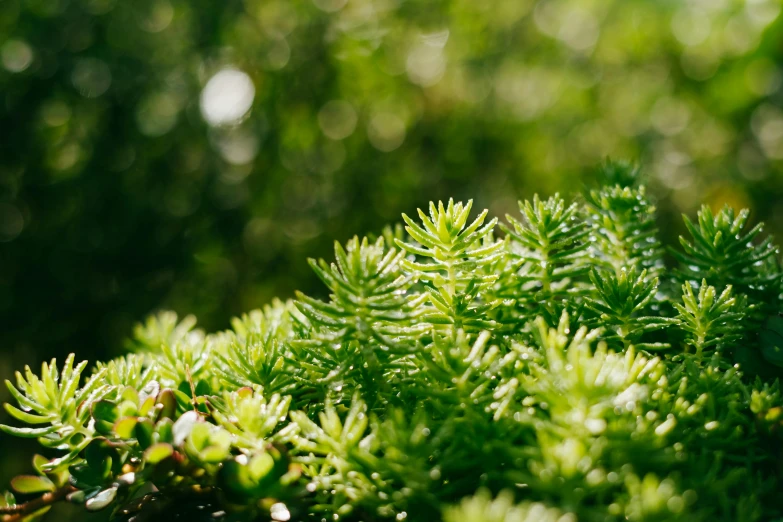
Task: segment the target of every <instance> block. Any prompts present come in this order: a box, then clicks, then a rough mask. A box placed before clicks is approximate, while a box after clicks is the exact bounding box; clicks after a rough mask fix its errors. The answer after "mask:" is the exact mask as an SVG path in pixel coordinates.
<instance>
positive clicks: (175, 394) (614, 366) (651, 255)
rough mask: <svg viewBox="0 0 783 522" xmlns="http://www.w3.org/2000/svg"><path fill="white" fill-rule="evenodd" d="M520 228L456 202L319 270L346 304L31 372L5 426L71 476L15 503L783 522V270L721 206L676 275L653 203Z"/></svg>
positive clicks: (242, 512)
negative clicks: (90, 364) (90, 363)
mask: <svg viewBox="0 0 783 522" xmlns="http://www.w3.org/2000/svg"><path fill="white" fill-rule="evenodd" d="M610 167H611V169H615V170H616V169H618V168H619V167H618V166H617V165H612V166H610ZM520 209H521V216H520V217H511V216H509V218H508V221H509V226H508V227H506V226H505V225H503V226H502V228H503V230H504V231H505V237H504V238H502V239H498V238H497V237H496V236H495V232H496V231H495V230H494V229H495V226H496V220H494V219H488V218H487V213H486V211H485V212H482V213H480V214H479V215H478V217H474V218H472V219H471V218H470V214H471V203H470V202H468V203H467V204H461V203H455V202H453V201H449V202H448V203H447V204H445V203H438V204H431V205H430V208H429V213H425V212H422V211H419V216H418V219H413V218H410V217H408V216H403V218H404V221H405V223H406V224H407V227H406V229H405V230H407V233H405V232H404V231H403V230H402V229H401V228H398V229H396V230H394V231H393V230H391V229H389V230H387V231H386V232H385V233H384V234H383V235H382V236H380V237H378V238H377V239H372V240H371V239H366V238H364V239H359V238H354V239H352V240H350V241H349V242H348V243H347V244H346V245H345V246H343V245H341V244H339V243H338V244H336V245H335V261H334V262H333V263H329V262H326V261H323V260H321V261H311V265H312V267H313V269H314V270H315V271H316V273H317V274H318V276H319V277H320V278H321V279H322V280H323V281H324V283H325V284H326V286H327V287H328V289H329V292H330V293H329V297H328V300H326V301H322V300H318V299H314V298H312V297H308V296H306V295H303V294H300V295H298V296H297V299H296V300H294V301H290V302H285V303H284V302H280V301H276V302H274V303H272V304H271V305H268V306H266V307H265V308H264V309H263V310H258V311H254V312H251V313H249V314H247V315H245V316H243V317H241V318H238V319H236V320H234V322H233V323H232V328H231V329H230V330H228V331H225V332H219V333H215V334H205V333H204V332H202V331H200V330H197V329H195V320H193V319H192V318H185V319H184V320H177V318H176V317H175V316H174V315H173V314H165V313H164V314H160V315H158V316H157V317H154V318H151V319H150V320H148V322H147V323H146V324H145V325H140V326H139V327H138V328H137V330H136V332H135V336H134V339H133V340H132V341H131V342H130V343H129V346H130V347H131V348H132V350H133V351H134V352H135V353H133V354H131V355H128V356H126V357H124V358H121V359H118V360H115V361H111V362H109V363H106V364H98V365H97V366H96V367H95V369H94V370H93V371H92V374H91V375H88V376H84V378H82V377H81V376H82V374H83V373H84V371H85V369H86V363H81V364H78V365H74V358H73V357H70V358H69V359H68V360H67V361H65V363H64V364H63V365H62V367H61V368H60V369H58V365H57V363H56V362H54V361H53V362H52V363H51V364H44V366H43V369H42V372H41V374H40V375H36V374H34V373H33V372H32V371H30V370H29V369H26V371H25V372H24V373H18V374H17V378H16V382H15V383H10V382H9V383H8V387H9V389H10V390H11V393H12V394H13V396H14V398H15V399H16V400H17V402H18V407H16V406H11V405H6V409H7V410H8V412H9V413H10V414H11V415H12V416H13V417H15V418H16V419H18V420H19V421H20V422H21V423H22V424H24V425H27V427H10V426H4V427H3V429H4V430H5V431H7V432H9V433H12V434H14V435H18V436H21V437H35V438H38V440H39V441H40V443H41V444H42V445H43V446H45V447H46V448H49V450H48V451H49V453H51V454H52V455H54V454H56V457H55V458H52V459H51V460H50V459H46V458H43V457H36V459H35V461H34V464H35V468H36V470H37V474H35V475H30V476H23V477H18V478H17V479H15V480H14V482H12V484H11V487H12V488H13V489H15V490H16V492H17V494H21V495H23V496H24V498H25V500H28V501H27V502H24V503H19V504H16V499H15V498H14V496H12V495H11V494H6V496H5V497H4V500H3V501H2V502H3V503H4V504H5V506H4V507H0V513H4V518H3V520H8V521H10V520H21V519H23V518H24V517H27V516H29V515H31V514H33V513H42V512H43V511H45V510H46V509H47V508H48V507H49V506H50V505H51V504H52V503H54V502H55V501H57V500H61V499H68V500H70V501H72V502H77V503H83V504H84V505H85V508H86V509H88V510H97V509H103V508H106V507H110V508H111V509H113V510H114V511H113V513H114V516H115V517H116V518H117V519H118V520H130V519H133V518H134V517H136V520H144V519H145V518H144V517H147V518H146V519H149V520H152V519H155V517H162V516H166V515H165V514H164V513H165V512H166V510H167V509H168V510H170V509H172V508H171V504H170V503H171V502H173V503H174V504H176V505H177V506H178V508H177V509H180V511H181V512H184V511H182V510H186V509H187V510H189V511H188V514H187V516H188V517H190V518H193V519H194V520H195V519H198V518H201V519H204V520H246V521H249V520H276V521H287V520H342V521H346V522H347V521H376V520H377V521H380V520H396V521H401V520H408V521H422V522H424V521H433V520H444V521H447V522H456V521H470V522H516V521H520V522H521V521H527V520H552V521H555V520H557V521H575V520H580V521H588V522H589V521H613V520H618V521H619V520H632V521H642V520H644V521H649V520H661V521H664V520H666V521H671V520H687V521H694V520H696V521H698V520H704V521H713V520H724V521H741V522H750V521H762V520H777V519H780V517H783V501H781V500H780V498H781V494H783V480H781V478H782V477H781V474H782V473H783V465H782V462H783V461H781V452H782V451H783V400H781V395H780V390H779V380H778V376H779V375H780V374H781V373H783V356H781V353H783V352H782V351H781V350H782V349H783V320H781V319H780V317H779V316H778V312H779V311H780V309H781V304H780V295H781V269H780V266H779V262H778V250H777V248H776V247H774V246H773V245H772V243H771V241H770V240H769V239H764V240H760V239H758V238H759V235H760V233H761V230H760V226H757V227H754V228H752V229H750V230H745V227H746V220H747V215H746V212H744V211H743V212H742V213H739V214H736V215H735V213H734V211H733V210H731V209H723V210H721V211H719V212H717V213H716V214H713V213H711V212H710V210H708V209H706V208H705V209H703V210H702V211H701V212H700V214H699V219H698V225H697V224H694V223H692V222H691V221H688V220H686V225H687V228H688V230H689V232H690V233H691V235H692V237H690V238H688V239H683V240H682V242H681V243H682V250H678V251H676V252H677V253H676V258H677V259H678V260H679V262H680V263H681V264H680V265H679V266H677V267H667V266H665V263H664V259H663V248H662V246H661V244H660V242H659V240H658V238H657V230H656V229H655V220H654V205H653V204H652V203H651V201H650V200H649V198H648V196H647V195H646V193H645V191H644V189H643V188H642V187H638V186H620V185H616V186H606V187H604V188H601V189H597V190H593V191H591V192H589V193H588V194H587V196H586V198H585V202H584V203H583V204H571V205H569V204H567V203H565V202H564V201H563V200H562V199H561V198H560V197H558V196H555V197H552V198H550V199H548V200H546V201H544V200H540V199H539V198H538V197H535V198H534V199H533V201H532V202H522V203H520ZM664 283H665V284H664ZM151 485H154V487H155V489H156V490H157V491H156V492H155V493H153V494H151V495H147V496H143V495H142V494H143V492H149V491H150V486H151ZM145 488H146V489H145ZM31 496H34V498H33V500H29V499H30V498H31ZM167 501H168V502H169V504H167ZM194 506H195V507H197V508H198V507H200V508H201V509H194ZM191 511H192V513H191Z"/></svg>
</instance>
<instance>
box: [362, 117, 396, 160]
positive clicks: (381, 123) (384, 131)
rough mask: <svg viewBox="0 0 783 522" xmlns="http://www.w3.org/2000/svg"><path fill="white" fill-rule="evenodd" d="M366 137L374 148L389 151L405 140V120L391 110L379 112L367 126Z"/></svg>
mask: <svg viewBox="0 0 783 522" xmlns="http://www.w3.org/2000/svg"><path fill="white" fill-rule="evenodd" d="M367 137H368V138H369V139H370V143H372V146H373V147H375V148H376V149H378V150H380V151H383V152H391V151H393V150H394V149H397V148H398V147H399V146H400V145H402V142H403V141H405V122H404V121H402V119H401V118H400V117H399V116H397V115H396V114H394V113H392V112H379V113H377V114H375V115H374V116H373V117H372V119H371V120H370V123H369V125H368V126H367Z"/></svg>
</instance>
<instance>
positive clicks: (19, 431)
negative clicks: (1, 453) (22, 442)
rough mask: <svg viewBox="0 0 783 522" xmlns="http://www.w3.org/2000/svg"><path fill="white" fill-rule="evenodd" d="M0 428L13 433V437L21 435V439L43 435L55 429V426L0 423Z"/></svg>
mask: <svg viewBox="0 0 783 522" xmlns="http://www.w3.org/2000/svg"><path fill="white" fill-rule="evenodd" d="M0 430H3V431H4V432H6V433H8V434H9V435H13V436H15V437H21V438H23V439H34V438H37V437H43V436H44V435H48V434H50V433H54V432H55V431H57V426H47V427H46V428H15V427H13V426H6V425H5V424H0Z"/></svg>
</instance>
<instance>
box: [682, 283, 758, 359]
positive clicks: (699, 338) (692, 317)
mask: <svg viewBox="0 0 783 522" xmlns="http://www.w3.org/2000/svg"><path fill="white" fill-rule="evenodd" d="M682 292H683V295H682V304H680V303H674V307H675V308H676V309H677V311H678V312H679V314H678V316H677V318H678V319H679V321H680V328H681V329H682V330H683V331H684V332H685V333H686V339H685V343H686V344H687V345H688V346H690V347H692V348H693V349H694V350H695V351H696V354H697V356H701V355H702V354H703V353H704V352H705V350H720V349H722V348H724V347H726V346H731V345H732V344H733V343H735V342H737V341H739V340H740V339H742V337H743V334H744V333H745V331H744V330H745V328H744V325H743V321H744V319H745V314H744V312H743V310H744V308H745V303H744V299H742V298H740V300H739V301H738V300H737V298H736V297H735V296H733V295H732V288H731V286H727V287H726V288H725V289H724V290H723V292H721V293H720V295H717V292H716V291H715V287H713V286H710V285H708V284H707V281H706V280H703V281H702V283H701V285H700V287H699V293H698V297H697V296H696V295H695V294H694V293H693V287H692V286H691V283H690V282H686V283H685V284H684V285H682Z"/></svg>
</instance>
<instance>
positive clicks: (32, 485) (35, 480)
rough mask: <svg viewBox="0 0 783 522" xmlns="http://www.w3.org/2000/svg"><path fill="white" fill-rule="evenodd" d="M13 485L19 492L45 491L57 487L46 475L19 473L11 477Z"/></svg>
mask: <svg viewBox="0 0 783 522" xmlns="http://www.w3.org/2000/svg"><path fill="white" fill-rule="evenodd" d="M11 487H12V488H14V491H16V492H17V493H25V494H30V493H44V492H46V491H54V490H55V489H56V487H55V485H54V483H53V482H52V481H51V480H49V479H48V478H46V477H41V476H37V475H19V476H18V477H14V478H13V479H11Z"/></svg>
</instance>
